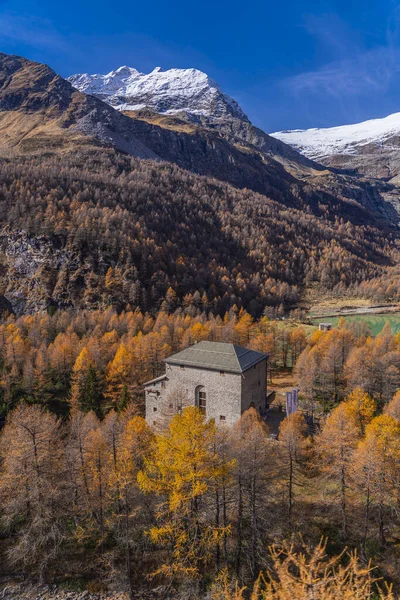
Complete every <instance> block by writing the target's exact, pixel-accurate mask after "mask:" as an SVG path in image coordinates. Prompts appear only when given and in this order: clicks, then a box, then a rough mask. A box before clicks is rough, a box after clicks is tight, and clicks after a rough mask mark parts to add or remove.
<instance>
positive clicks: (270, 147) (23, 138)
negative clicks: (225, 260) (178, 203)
mask: <svg viewBox="0 0 400 600" xmlns="http://www.w3.org/2000/svg"><path fill="white" fill-rule="evenodd" d="M146 111H147V112H146ZM162 119H169V123H168V125H166V123H165V122H163V121H162ZM174 119H175V120H174ZM174 119H173V116H171V115H157V113H154V112H151V111H150V114H149V111H148V109H146V110H144V111H128V112H126V114H124V113H122V112H121V111H117V110H115V109H114V108H112V107H111V106H109V105H108V104H106V103H105V102H102V101H101V100H99V99H98V98H96V97H95V96H91V95H86V94H83V93H81V92H79V91H77V90H75V88H73V87H72V85H71V84H70V83H69V82H68V81H65V80H63V79H62V78H61V77H59V76H58V75H56V74H55V73H54V71H53V70H52V69H50V68H49V67H47V66H45V65H40V64H38V63H33V62H31V61H27V60H26V59H23V58H19V57H15V56H7V55H5V54H0V131H1V133H2V137H1V138H0V155H3V156H12V155H21V154H26V153H28V154H32V153H36V154H38V153H39V154H40V153H43V152H49V151H52V152H58V153H60V152H61V153H63V152H66V151H69V150H71V149H73V148H76V147H80V146H83V147H85V146H89V147H107V146H112V147H114V148H116V149H117V150H120V151H123V152H126V153H128V154H130V155H132V156H136V157H139V158H150V159H153V160H159V159H162V160H166V161H169V162H174V163H176V164H178V165H179V166H180V167H182V168H185V169H188V170H190V171H193V172H195V173H198V174H200V175H207V176H213V177H215V178H217V179H220V180H223V181H226V182H228V183H230V184H233V185H235V186H236V187H238V188H248V189H252V190H254V191H256V192H259V193H262V194H265V195H268V196H269V197H271V198H272V199H274V200H276V201H279V202H281V203H282V204H285V205H287V206H292V207H297V208H300V209H301V210H306V211H311V212H313V213H314V214H316V215H325V214H327V213H328V214H330V215H331V218H336V217H339V218H344V219H350V220H351V221H352V222H353V223H356V224H368V223H370V224H377V223H378V222H379V221H381V222H382V224H383V226H386V225H388V224H391V223H397V221H398V214H397V213H396V210H395V209H394V208H393V205H392V203H391V196H390V192H391V189H390V186H387V185H386V187H385V186H384V185H382V184H376V183H374V184H372V185H371V184H370V183H369V182H367V181H360V180H354V179H352V178H349V177H342V176H338V175H335V174H334V173H332V172H330V171H328V170H326V169H324V168H323V167H321V166H319V165H317V164H316V163H312V162H310V161H309V160H308V159H304V158H303V157H301V155H299V154H298V153H297V152H296V151H294V150H292V149H290V148H289V146H286V145H285V144H284V143H282V142H280V141H279V140H276V139H275V138H271V137H270V136H267V134H265V133H264V132H262V131H261V130H257V129H256V128H254V127H253V126H252V125H251V123H249V122H248V121H245V120H241V119H238V118H229V119H219V120H218V122H217V121H215V122H214V123H209V124H208V125H207V124H203V123H202V124H198V123H192V122H189V121H187V120H183V121H182V120H180V119H177V117H174ZM172 121H173V122H172ZM386 195H387V196H386ZM386 197H387V198H388V199H389V201H386Z"/></svg>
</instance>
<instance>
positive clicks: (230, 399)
mask: <svg viewBox="0 0 400 600" xmlns="http://www.w3.org/2000/svg"><path fill="white" fill-rule="evenodd" d="M164 362H165V364H166V372H165V374H164V375H161V377H156V378H155V379H152V380H151V381H148V382H147V383H145V384H144V390H145V396H146V420H147V422H148V423H149V425H154V426H156V427H157V426H159V427H162V426H164V425H166V424H167V423H168V422H169V420H170V419H171V418H172V416H173V415H174V414H176V413H179V412H181V411H182V409H183V408H185V407H186V406H198V407H199V408H200V410H202V411H203V412H204V414H205V415H206V417H207V418H208V419H211V418H212V419H215V422H216V423H217V424H223V423H225V424H226V425H233V424H234V423H235V422H236V421H237V420H238V419H239V418H240V416H241V414H242V413H243V412H244V411H245V410H247V409H248V408H249V407H250V406H254V407H255V408H256V409H257V410H258V411H260V413H263V412H264V410H265V407H266V391H267V389H266V388H267V355H266V354H262V353H261V352H256V351H254V350H248V349H247V348H242V347H240V346H236V345H235V344H225V343H222V342H199V343H198V344H195V345H194V346H191V347H190V348H186V349H185V350H182V352H178V353H177V354H174V355H173V356H170V357H169V358H167V359H165V361H164Z"/></svg>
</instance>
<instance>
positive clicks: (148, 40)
mask: <svg viewBox="0 0 400 600" xmlns="http://www.w3.org/2000/svg"><path fill="white" fill-rule="evenodd" d="M0 50H1V51H3V52H7V53H14V54H21V55H23V56H26V57H27V58H30V59H32V60H37V61H40V62H46V63H47V64H49V65H50V66H52V67H53V68H54V69H55V70H56V71H57V72H59V73H60V74H61V75H63V76H68V75H70V74H72V73H76V72H98V73H106V72H108V71H110V70H112V69H115V68H117V67H118V66H121V65H123V64H127V65H129V66H132V67H136V68H137V69H140V70H142V71H145V72H147V71H150V70H152V69H153V68H154V67H156V66H161V67H162V68H164V69H167V68H170V67H182V68H185V67H196V68H198V69H201V70H203V71H206V72H207V73H208V74H209V75H210V76H211V77H213V78H214V79H215V80H216V81H217V82H218V83H219V84H220V85H221V87H222V88H223V89H224V90H225V91H226V92H227V93H229V94H230V95H232V96H233V97H235V98H236V99H237V100H238V101H239V103H240V104H241V106H242V107H243V109H244V110H245V112H247V114H248V115H249V117H250V119H251V120H252V121H253V122H254V123H255V124H256V125H259V126H261V127H263V128H264V129H265V130H266V131H276V130H279V129H293V128H306V127H327V126H332V125H340V124H344V123H352V122H357V121H361V120H365V119H368V118H375V117H380V116H385V115H387V114H389V113H391V112H400V3H399V2H392V1H391V0H380V1H377V0H346V1H339V0H337V1H328V0H326V1H325V0H321V1H318V0H311V1H310V0H286V2H282V1H279V0H274V1H270V0H264V1H262V0H250V1H249V2H239V1H237V0H230V1H228V0H214V1H211V0H202V1H201V2H199V1H197V0H195V1H193V0H192V2H188V1H187V0H186V1H185V2H183V1H181V0H169V2H168V1H166V0H148V1H147V2H146V1H144V0H142V1H141V2H135V1H134V0H118V2H112V1H111V0H108V1H105V0H97V1H96V2H95V1H93V0H68V1H67V2H65V1H58V0H52V1H47V0H44V1H41V0H37V1H34V0H0Z"/></svg>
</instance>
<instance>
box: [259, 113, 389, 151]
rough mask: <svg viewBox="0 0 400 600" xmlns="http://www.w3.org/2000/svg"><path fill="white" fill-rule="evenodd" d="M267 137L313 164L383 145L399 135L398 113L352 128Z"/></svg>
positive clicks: (306, 131)
mask: <svg viewBox="0 0 400 600" xmlns="http://www.w3.org/2000/svg"><path fill="white" fill-rule="evenodd" d="M270 135H271V136H273V137H275V138H277V139H278V140H281V141H282V142H285V143H286V144H289V146H292V147H293V148H295V149H296V150H298V151H299V152H301V153H302V154H304V155H305V156H308V157H309V158H311V159H314V160H316V159H319V158H322V157H326V156H332V155H334V154H357V153H358V152H359V150H360V148H361V147H362V146H366V145H367V144H371V143H374V144H378V145H379V144H383V143H384V142H386V141H387V140H388V139H390V138H392V137H394V136H397V135H400V112H398V113H394V114H392V115H389V116H388V117H385V118H383V119H371V120H370V121H364V122H362V123H356V124H355V125H342V126H340V127H329V128H326V129H317V128H315V129H293V130H291V131H277V132H275V133H270ZM396 147H398V145H396Z"/></svg>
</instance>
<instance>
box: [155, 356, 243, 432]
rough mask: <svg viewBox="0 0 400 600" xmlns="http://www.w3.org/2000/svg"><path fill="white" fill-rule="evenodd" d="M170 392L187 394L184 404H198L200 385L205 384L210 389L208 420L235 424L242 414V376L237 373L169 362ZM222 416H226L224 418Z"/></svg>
mask: <svg viewBox="0 0 400 600" xmlns="http://www.w3.org/2000/svg"><path fill="white" fill-rule="evenodd" d="M166 374H167V377H168V386H167V395H168V396H169V398H170V400H172V401H173V399H174V396H179V395H181V396H182V397H183V405H182V408H185V406H194V405H195V404H196V388H198V387H199V386H201V387H202V388H204V391H205V392H206V399H207V407H206V416H207V419H215V422H216V423H217V424H220V423H221V424H222V423H226V425H233V424H234V423H236V421H237V420H238V419H239V418H240V415H241V399H242V376H241V375H240V374H236V373H226V372H223V371H211V370H205V369H199V368H196V367H188V366H185V367H183V368H181V367H180V366H179V365H168V364H167V369H166ZM221 417H225V418H222V419H221Z"/></svg>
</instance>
